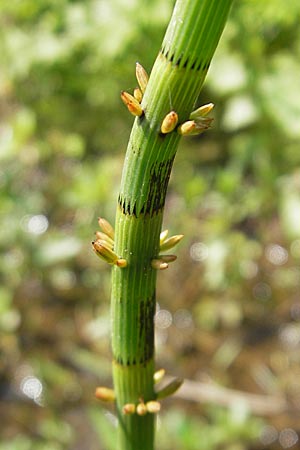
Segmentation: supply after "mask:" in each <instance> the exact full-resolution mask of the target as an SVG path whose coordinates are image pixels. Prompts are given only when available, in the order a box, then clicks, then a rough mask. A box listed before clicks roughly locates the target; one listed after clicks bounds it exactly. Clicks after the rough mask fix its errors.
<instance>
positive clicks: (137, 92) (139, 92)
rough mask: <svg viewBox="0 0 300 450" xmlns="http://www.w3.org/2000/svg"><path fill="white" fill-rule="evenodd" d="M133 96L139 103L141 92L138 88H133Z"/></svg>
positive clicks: (141, 96) (141, 97)
mask: <svg viewBox="0 0 300 450" xmlns="http://www.w3.org/2000/svg"><path fill="white" fill-rule="evenodd" d="M133 96H134V98H135V99H136V100H137V101H138V102H139V103H141V101H142V100H143V94H142V91H141V90H140V88H135V90H134V91H133Z"/></svg>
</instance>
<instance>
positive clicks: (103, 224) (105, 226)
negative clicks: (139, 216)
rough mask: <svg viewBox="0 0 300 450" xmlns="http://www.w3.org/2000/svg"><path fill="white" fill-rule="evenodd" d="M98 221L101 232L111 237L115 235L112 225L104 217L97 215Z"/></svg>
mask: <svg viewBox="0 0 300 450" xmlns="http://www.w3.org/2000/svg"><path fill="white" fill-rule="evenodd" d="M98 223H99V227H100V228H101V230H102V231H103V233H105V234H107V236H109V237H110V238H111V239H113V238H114V236H115V230H114V229H113V226H112V225H111V224H110V223H109V222H108V221H107V220H106V219H103V217H99V219H98Z"/></svg>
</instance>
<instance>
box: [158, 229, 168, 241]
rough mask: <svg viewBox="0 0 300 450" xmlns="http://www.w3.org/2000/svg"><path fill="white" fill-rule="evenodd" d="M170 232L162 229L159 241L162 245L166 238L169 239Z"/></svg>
mask: <svg viewBox="0 0 300 450" xmlns="http://www.w3.org/2000/svg"><path fill="white" fill-rule="evenodd" d="M168 234H169V230H164V231H162V232H161V233H160V236H159V242H160V245H161V244H162V243H163V242H165V240H166V239H167V236H168Z"/></svg>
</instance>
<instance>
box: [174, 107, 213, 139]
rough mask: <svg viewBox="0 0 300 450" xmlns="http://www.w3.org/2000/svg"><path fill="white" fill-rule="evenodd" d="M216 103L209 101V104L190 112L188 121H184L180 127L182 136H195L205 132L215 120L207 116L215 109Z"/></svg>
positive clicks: (179, 131) (179, 130)
mask: <svg viewBox="0 0 300 450" xmlns="http://www.w3.org/2000/svg"><path fill="white" fill-rule="evenodd" d="M213 107H214V104H213V103H208V104H207V105H203V106H200V108H198V109H196V110H195V111H193V112H192V113H191V114H190V117H189V119H190V120H188V121H186V122H184V123H182V124H181V125H180V126H179V127H178V133H179V134H181V135H182V136H195V135H198V134H201V133H203V132H204V131H205V130H208V129H209V128H210V127H211V123H212V121H213V118H212V117H206V116H207V114H208V113H209V112H210V111H211V110H212V109H213Z"/></svg>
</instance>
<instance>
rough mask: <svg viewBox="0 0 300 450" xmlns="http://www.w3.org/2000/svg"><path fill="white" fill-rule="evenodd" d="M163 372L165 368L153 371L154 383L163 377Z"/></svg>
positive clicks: (164, 372)
mask: <svg viewBox="0 0 300 450" xmlns="http://www.w3.org/2000/svg"><path fill="white" fill-rule="evenodd" d="M165 374H166V371H165V369H159V370H157V371H156V372H154V375H153V379H154V383H159V382H160V381H161V380H162V379H163V377H164V376H165Z"/></svg>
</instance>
